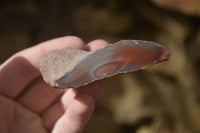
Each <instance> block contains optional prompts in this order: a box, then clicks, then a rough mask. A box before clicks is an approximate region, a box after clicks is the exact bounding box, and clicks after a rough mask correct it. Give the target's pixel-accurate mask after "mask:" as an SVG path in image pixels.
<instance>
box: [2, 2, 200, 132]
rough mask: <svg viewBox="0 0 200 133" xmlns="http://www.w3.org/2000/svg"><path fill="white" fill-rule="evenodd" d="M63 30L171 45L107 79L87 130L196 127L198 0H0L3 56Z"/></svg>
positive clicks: (199, 128)
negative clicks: (156, 59) (163, 58)
mask: <svg viewBox="0 0 200 133" xmlns="http://www.w3.org/2000/svg"><path fill="white" fill-rule="evenodd" d="M65 35H76V36H79V37H81V38H82V39H83V40H84V41H85V42H86V43H87V42H89V41H91V40H93V39H98V38H101V39H105V40H107V41H108V42H110V43H113V42H116V41H119V40H122V39H135V40H150V41H155V42H157V43H160V44H163V45H165V46H167V47H169V48H170V49H171V50H172V52H173V54H172V57H171V59H170V60H169V61H167V62H164V63H160V64H157V65H154V66H152V67H150V68H148V69H145V70H142V71H137V72H134V73H128V74H122V75H118V76H115V77H111V78H108V79H105V80H104V81H103V82H104V85H105V91H104V95H103V96H102V98H100V99H99V100H98V101H97V105H96V109H95V112H94V115H93V116H92V118H91V120H90V121H89V124H88V125H87V126H86V127H85V130H84V133H200V0H109V1H108V0H17V1H12V0H0V63H2V62H3V61H5V60H6V59H7V58H8V57H10V56H11V55H12V54H14V53H15V52H17V51H19V50H22V49H24V48H27V47H30V46H33V45H35V44H37V43H40V42H43V41H46V40H49V39H52V38H56V37H60V36H65Z"/></svg>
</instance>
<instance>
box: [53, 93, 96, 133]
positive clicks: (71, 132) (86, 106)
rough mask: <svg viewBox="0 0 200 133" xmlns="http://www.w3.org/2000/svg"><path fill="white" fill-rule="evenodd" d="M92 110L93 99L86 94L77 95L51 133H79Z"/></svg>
mask: <svg viewBox="0 0 200 133" xmlns="http://www.w3.org/2000/svg"><path fill="white" fill-rule="evenodd" d="M93 110H94V98H93V97H92V96H91V95H89V94H87V93H79V94H78V95H77V96H76V97H75V99H74V100H73V102H72V103H71V104H70V106H69V108H68V109H67V111H66V112H65V113H64V114H63V115H62V117H60V118H59V119H58V121H57V122H56V124H55V126H54V128H53V130H52V132H53V133H80V132H81V131H82V129H83V127H84V126H85V124H86V123H87V121H88V120H89V118H90V116H91V115H92V113H93Z"/></svg>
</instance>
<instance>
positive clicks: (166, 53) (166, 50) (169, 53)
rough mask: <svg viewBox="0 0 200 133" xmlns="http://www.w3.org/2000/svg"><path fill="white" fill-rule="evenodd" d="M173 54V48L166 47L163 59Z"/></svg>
mask: <svg viewBox="0 0 200 133" xmlns="http://www.w3.org/2000/svg"><path fill="white" fill-rule="evenodd" d="M171 54H172V52H171V50H170V49H168V48H165V50H164V53H163V55H162V57H161V59H163V60H168V59H169V58H170V57H171Z"/></svg>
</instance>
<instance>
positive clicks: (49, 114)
mask: <svg viewBox="0 0 200 133" xmlns="http://www.w3.org/2000/svg"><path fill="white" fill-rule="evenodd" d="M77 93H88V94H89V95H91V96H93V98H94V99H97V98H99V97H100V96H101V95H102V93H103V86H102V83H101V82H100V81H96V82H94V83H91V84H89V85H86V86H84V87H80V88H78V89H74V88H69V89H67V90H66V92H65V94H64V95H63V96H62V99H61V100H60V101H58V102H56V103H55V104H53V105H52V106H51V107H50V108H48V109H47V110H46V111H45V112H43V113H42V115H41V116H42V118H43V120H44V125H45V127H46V128H47V129H48V130H50V129H51V128H52V127H53V125H54V124H55V122H56V121H57V119H58V118H59V117H60V116H61V115H62V114H63V113H64V112H62V111H60V110H61V108H62V107H63V108H64V109H65V110H67V108H68V107H69V106H70V104H71V102H72V100H73V99H74V97H75V96H76V95H77ZM58 112H59V113H58ZM54 114H56V115H54Z"/></svg>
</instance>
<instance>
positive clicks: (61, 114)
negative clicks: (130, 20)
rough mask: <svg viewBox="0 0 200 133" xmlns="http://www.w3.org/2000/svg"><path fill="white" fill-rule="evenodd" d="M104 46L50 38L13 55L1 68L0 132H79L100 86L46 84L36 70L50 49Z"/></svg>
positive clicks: (101, 42) (69, 38) (102, 42)
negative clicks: (63, 86)
mask: <svg viewBox="0 0 200 133" xmlns="http://www.w3.org/2000/svg"><path fill="white" fill-rule="evenodd" d="M105 45H107V42H105V41H103V40H95V41H92V42H90V43H89V44H88V45H85V44H84V43H83V41H82V40H81V39H80V38H78V37H73V36H68V37H61V38H58V39H53V40H50V41H47V42H44V43H41V44H39V45H36V46H34V47H31V48H28V49H25V50H23V51H20V52H18V53H16V54H15V55H13V56H12V57H11V58H10V59H8V60H7V61H6V62H5V63H4V64H2V65H1V66H0V131H1V133H47V132H53V133H80V132H81V131H82V129H83V127H84V126H85V124H86V123H87V121H88V119H89V118H90V116H91V114H92V112H93V110H94V104H95V103H94V102H95V99H96V98H98V97H99V96H101V94H102V91H103V89H102V86H101V83H100V82H99V81H98V82H95V83H92V84H89V85H87V86H85V87H82V88H79V89H74V88H67V89H55V88H51V87H50V86H49V85H47V84H46V83H45V82H44V81H43V79H42V78H41V76H40V72H39V71H38V68H39V62H40V59H41V58H42V57H43V56H44V55H45V54H46V53H47V52H49V51H51V50H53V49H61V48H65V47H72V48H76V49H84V50H88V51H94V50H97V49H99V48H100V47H103V46H105Z"/></svg>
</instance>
